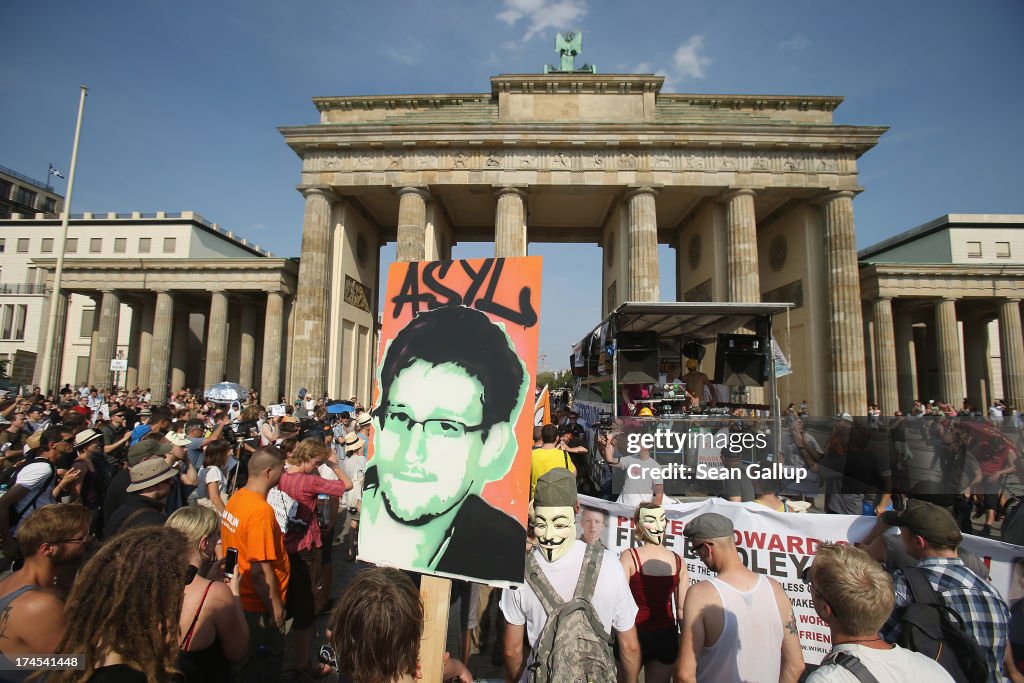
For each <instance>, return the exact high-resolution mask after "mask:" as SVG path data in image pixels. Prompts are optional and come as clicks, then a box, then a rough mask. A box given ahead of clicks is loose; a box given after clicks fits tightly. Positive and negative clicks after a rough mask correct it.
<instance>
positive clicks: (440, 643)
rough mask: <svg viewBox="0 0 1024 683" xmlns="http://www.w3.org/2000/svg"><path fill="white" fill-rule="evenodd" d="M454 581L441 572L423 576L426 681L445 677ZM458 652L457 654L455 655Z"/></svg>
mask: <svg viewBox="0 0 1024 683" xmlns="http://www.w3.org/2000/svg"><path fill="white" fill-rule="evenodd" d="M451 592H452V582H451V581H450V580H449V579H442V578H439V577H437V576H427V575H423V576H421V577H420V597H421V598H422V600H423V638H422V639H421V640H420V667H421V670H422V672H423V679H422V680H423V681H431V683H434V682H435V681H440V680H441V673H442V670H443V668H444V650H445V644H446V641H447V640H448V600H449V596H450V595H451ZM453 656H456V655H453Z"/></svg>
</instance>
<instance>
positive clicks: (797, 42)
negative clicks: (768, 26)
mask: <svg viewBox="0 0 1024 683" xmlns="http://www.w3.org/2000/svg"><path fill="white" fill-rule="evenodd" d="M810 46H811V41H809V40H807V39H806V38H804V37H803V36H801V35H799V34H797V35H795V36H793V37H792V38H790V39H789V40H786V41H783V42H782V43H780V44H779V49H780V50H793V51H794V52H799V51H801V50H806V49H807V48H808V47H810Z"/></svg>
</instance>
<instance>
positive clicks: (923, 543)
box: [882, 500, 1010, 683]
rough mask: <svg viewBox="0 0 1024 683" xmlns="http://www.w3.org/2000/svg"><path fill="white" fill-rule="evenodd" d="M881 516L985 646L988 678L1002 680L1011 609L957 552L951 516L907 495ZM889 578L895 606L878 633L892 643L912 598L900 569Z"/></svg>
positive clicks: (996, 682)
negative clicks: (898, 509) (900, 507)
mask: <svg viewBox="0 0 1024 683" xmlns="http://www.w3.org/2000/svg"><path fill="white" fill-rule="evenodd" d="M882 520H883V521H885V523H886V524H888V525H890V526H898V527H899V528H900V538H902V539H903V545H904V546H905V547H906V549H907V552H908V553H910V555H911V556H912V557H913V558H914V559H916V560H917V561H918V562H917V565H916V566H917V567H920V568H921V569H923V570H924V572H925V574H926V575H927V577H928V581H929V582H930V583H931V585H932V588H934V589H935V592H936V593H938V594H939V596H940V597H941V598H942V601H943V602H944V603H945V604H946V606H947V607H949V608H950V609H951V610H953V611H954V612H956V613H957V614H959V615H960V617H961V618H962V619H963V621H964V626H965V631H966V633H967V635H969V636H971V637H973V638H974V639H975V640H976V641H977V642H978V644H979V645H981V647H982V649H983V650H984V651H985V659H986V663H987V664H988V670H989V675H988V678H987V679H986V680H988V681H991V682H992V683H1000V682H1001V681H1004V680H1006V676H1004V674H1003V673H1002V671H1003V658H1004V656H1005V654H1006V645H1007V642H1008V638H1009V622H1010V610H1009V609H1008V608H1007V606H1006V603H1005V602H1004V601H1003V599H1002V598H1001V597H999V594H998V593H996V591H995V590H994V589H993V588H992V586H990V585H989V584H988V582H987V581H985V579H983V578H981V577H980V576H978V575H977V574H975V573H974V572H973V571H971V570H970V569H968V568H967V566H966V565H965V564H964V563H963V562H962V561H961V560H960V558H959V557H958V556H957V552H956V551H957V546H959V545H960V541H961V540H963V536H962V535H961V534H960V529H959V527H958V526H957V524H956V521H955V520H954V519H953V516H952V515H951V514H949V512H947V511H946V510H945V509H943V508H940V507H939V506H937V505H933V504H932V503H925V502H921V501H915V500H911V501H908V504H907V508H906V509H905V510H904V511H903V512H901V513H896V512H893V511H889V512H885V513H883V514H882ZM893 582H894V584H895V588H896V609H894V610H893V613H892V616H890V617H889V620H888V621H887V622H886V623H885V626H883V627H882V637H883V638H885V639H886V640H887V641H889V642H890V643H894V642H896V640H897V639H898V638H899V636H900V617H901V616H902V615H903V608H904V607H905V606H906V605H908V604H910V603H911V602H913V598H912V596H911V593H910V584H909V583H908V582H907V579H906V577H905V576H904V575H903V571H902V570H899V569H897V570H896V571H895V572H894V573H893Z"/></svg>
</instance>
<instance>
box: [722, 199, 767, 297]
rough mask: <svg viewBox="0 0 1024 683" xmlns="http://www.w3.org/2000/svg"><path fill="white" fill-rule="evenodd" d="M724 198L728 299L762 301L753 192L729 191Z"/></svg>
mask: <svg viewBox="0 0 1024 683" xmlns="http://www.w3.org/2000/svg"><path fill="white" fill-rule="evenodd" d="M725 199H726V202H727V203H726V224H727V225H728V233H727V240H728V244H729V253H728V258H729V301H735V302H743V303H756V302H759V301H761V279H760V274H759V273H758V268H757V222H756V220H755V218H754V191H753V190H751V189H740V190H734V191H733V192H729V193H728V194H726V195H725Z"/></svg>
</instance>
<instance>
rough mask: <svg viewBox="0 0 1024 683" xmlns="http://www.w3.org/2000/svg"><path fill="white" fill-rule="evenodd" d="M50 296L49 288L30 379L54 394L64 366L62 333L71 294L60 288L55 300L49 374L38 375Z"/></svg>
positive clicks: (65, 326)
mask: <svg viewBox="0 0 1024 683" xmlns="http://www.w3.org/2000/svg"><path fill="white" fill-rule="evenodd" d="M51 296H53V291H52V290H50V293H49V294H48V295H47V296H46V297H45V298H44V299H43V309H42V315H41V316H40V318H41V320H40V322H41V325H40V328H41V329H40V330H39V344H38V346H37V347H36V354H37V355H36V357H37V358H38V361H37V362H36V369H35V373H34V374H33V376H32V381H33V382H34V383H35V384H38V385H39V386H40V387H41V388H42V390H43V393H52V394H53V395H55V396H56V395H57V392H59V391H60V387H61V383H60V376H61V371H62V370H63V366H64V335H65V332H66V328H67V323H68V303H69V302H70V300H71V295H70V294H69V293H68V292H67V291H66V290H62V291H61V293H60V298H59V299H58V300H57V314H56V322H55V323H54V326H53V344H52V346H51V347H50V373H49V374H50V376H49V377H40V376H39V373H41V372H42V371H43V368H42V364H43V360H42V359H43V353H44V349H43V347H44V346H46V327H47V322H48V321H49V312H50V297H51ZM7 370H8V372H10V368H7ZM73 380H74V377H72V381H73Z"/></svg>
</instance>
